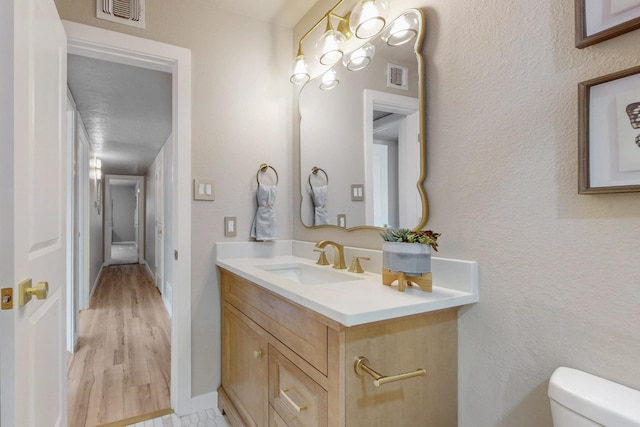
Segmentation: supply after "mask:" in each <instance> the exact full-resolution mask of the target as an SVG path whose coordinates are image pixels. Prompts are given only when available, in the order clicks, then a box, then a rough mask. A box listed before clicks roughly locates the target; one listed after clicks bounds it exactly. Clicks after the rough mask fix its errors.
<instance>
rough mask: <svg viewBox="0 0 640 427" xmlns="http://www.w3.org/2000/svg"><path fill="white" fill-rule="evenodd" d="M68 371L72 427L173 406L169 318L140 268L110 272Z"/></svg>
mask: <svg viewBox="0 0 640 427" xmlns="http://www.w3.org/2000/svg"><path fill="white" fill-rule="evenodd" d="M97 286H98V287H97V288H96V290H95V292H94V295H93V297H92V298H91V304H90V307H89V308H88V309H86V310H83V311H81V312H80V333H79V339H78V345H77V349H76V352H75V353H74V354H73V356H72V357H71V362H70V366H69V424H70V426H71V427H93V426H97V425H101V424H106V423H111V422H114V421H120V420H123V419H127V418H131V417H135V416H139V415H143V414H147V413H151V412H155V411H158V410H161V409H166V408H169V407H170V406H171V403H170V400H169V389H170V383H171V382H170V372H171V368H170V367H171V363H170V357H171V356H170V355H171V349H170V336H171V334H170V327H171V323H170V320H169V315H168V314H167V311H166V309H165V307H164V305H163V304H162V301H161V298H160V293H159V292H158V290H157V288H156V287H155V285H154V284H153V281H152V279H151V277H149V275H148V274H147V272H146V270H145V268H144V266H142V265H120V266H111V267H106V268H105V269H104V271H103V274H102V278H101V280H100V282H99V284H98V285H97Z"/></svg>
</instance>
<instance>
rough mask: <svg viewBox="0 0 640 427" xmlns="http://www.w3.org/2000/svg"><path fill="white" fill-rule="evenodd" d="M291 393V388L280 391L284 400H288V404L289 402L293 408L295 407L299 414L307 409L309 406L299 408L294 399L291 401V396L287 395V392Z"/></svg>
mask: <svg viewBox="0 0 640 427" xmlns="http://www.w3.org/2000/svg"><path fill="white" fill-rule="evenodd" d="M288 391H289V387H285V388H281V389H280V396H281V397H283V398H284V400H286V401H287V402H289V404H290V405H291V406H293V409H295V410H296V411H297V412H302V411H304V410H305V409H307V405H304V406H298V405H296V402H294V401H293V399H291V398H290V397H289V395H287V392H288Z"/></svg>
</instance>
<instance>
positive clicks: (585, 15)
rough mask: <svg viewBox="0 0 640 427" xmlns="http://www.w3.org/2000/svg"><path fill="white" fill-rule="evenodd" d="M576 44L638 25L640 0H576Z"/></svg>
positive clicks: (585, 42)
mask: <svg viewBox="0 0 640 427" xmlns="http://www.w3.org/2000/svg"><path fill="white" fill-rule="evenodd" d="M575 14H576V47H577V48H580V49H582V48H583V47H587V46H591V45H592V44H596V43H600V42H601V41H604V40H609V39H611V38H614V37H617V36H619V35H620V34H624V33H626V32H629V31H632V30H635V29H637V28H640V0H575Z"/></svg>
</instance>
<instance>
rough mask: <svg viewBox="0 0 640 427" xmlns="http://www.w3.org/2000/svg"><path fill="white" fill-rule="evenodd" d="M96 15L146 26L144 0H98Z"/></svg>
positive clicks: (139, 26) (134, 25)
mask: <svg viewBox="0 0 640 427" xmlns="http://www.w3.org/2000/svg"><path fill="white" fill-rule="evenodd" d="M96 17H98V18H100V19H105V20H107V21H111V22H118V23H120V24H125V25H130V26H132V27H137V28H144V0H96Z"/></svg>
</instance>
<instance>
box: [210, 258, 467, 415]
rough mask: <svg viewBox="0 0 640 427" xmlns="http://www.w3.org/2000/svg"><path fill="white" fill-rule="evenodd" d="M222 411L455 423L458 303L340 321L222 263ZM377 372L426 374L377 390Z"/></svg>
mask: <svg viewBox="0 0 640 427" xmlns="http://www.w3.org/2000/svg"><path fill="white" fill-rule="evenodd" d="M220 271H221V286H222V300H223V311H222V313H223V314H222V385H221V386H220V388H219V390H218V391H219V402H218V406H219V408H220V409H221V410H222V411H223V412H224V413H225V414H226V415H227V416H228V418H229V420H230V422H231V424H232V425H233V426H260V427H262V426H271V427H285V426H289V427H291V426H305V427H307V426H309V427H314V426H329V427H341V426H348V427H353V426H367V427H371V426H380V427H384V426H421V427H422V426H424V427H429V426H433V427H451V426H453V427H455V426H457V326H456V325H457V309H456V308H453V309H447V310H441V311H435V312H429V313H424V314H420V315H414V316H407V317H403V318H396V319H389V320H384V321H379V322H374V323H368V324H364V325H358V326H352V327H346V326H344V325H341V324H340V323H338V322H336V321H334V320H332V319H329V318H327V317H324V316H322V315H319V314H318V313H316V312H314V311H312V310H309V309H306V308H304V307H302V306H300V305H297V304H294V303H292V302H290V301H288V300H286V299H285V298H283V297H280V296H278V295H276V294H274V293H271V292H269V291H267V290H265V289H263V288H261V287H260V286H258V285H256V284H254V283H252V282H250V281H248V280H245V279H243V278H241V277H239V276H237V275H235V274H233V273H230V272H228V271H226V270H224V269H220ZM359 356H365V357H367V359H368V360H369V362H370V367H371V368H372V369H374V370H376V371H378V372H379V373H381V374H383V375H393V374H398V373H404V372H410V371H414V370H416V369H417V368H424V369H425V370H426V371H427V376H426V377H425V376H422V377H415V378H409V379H405V380H401V381H397V382H391V383H387V384H383V385H381V386H380V387H375V386H374V384H373V378H372V377H370V376H368V375H365V376H364V377H361V376H358V375H357V374H356V373H355V371H354V363H355V359H356V358H357V357H359Z"/></svg>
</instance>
